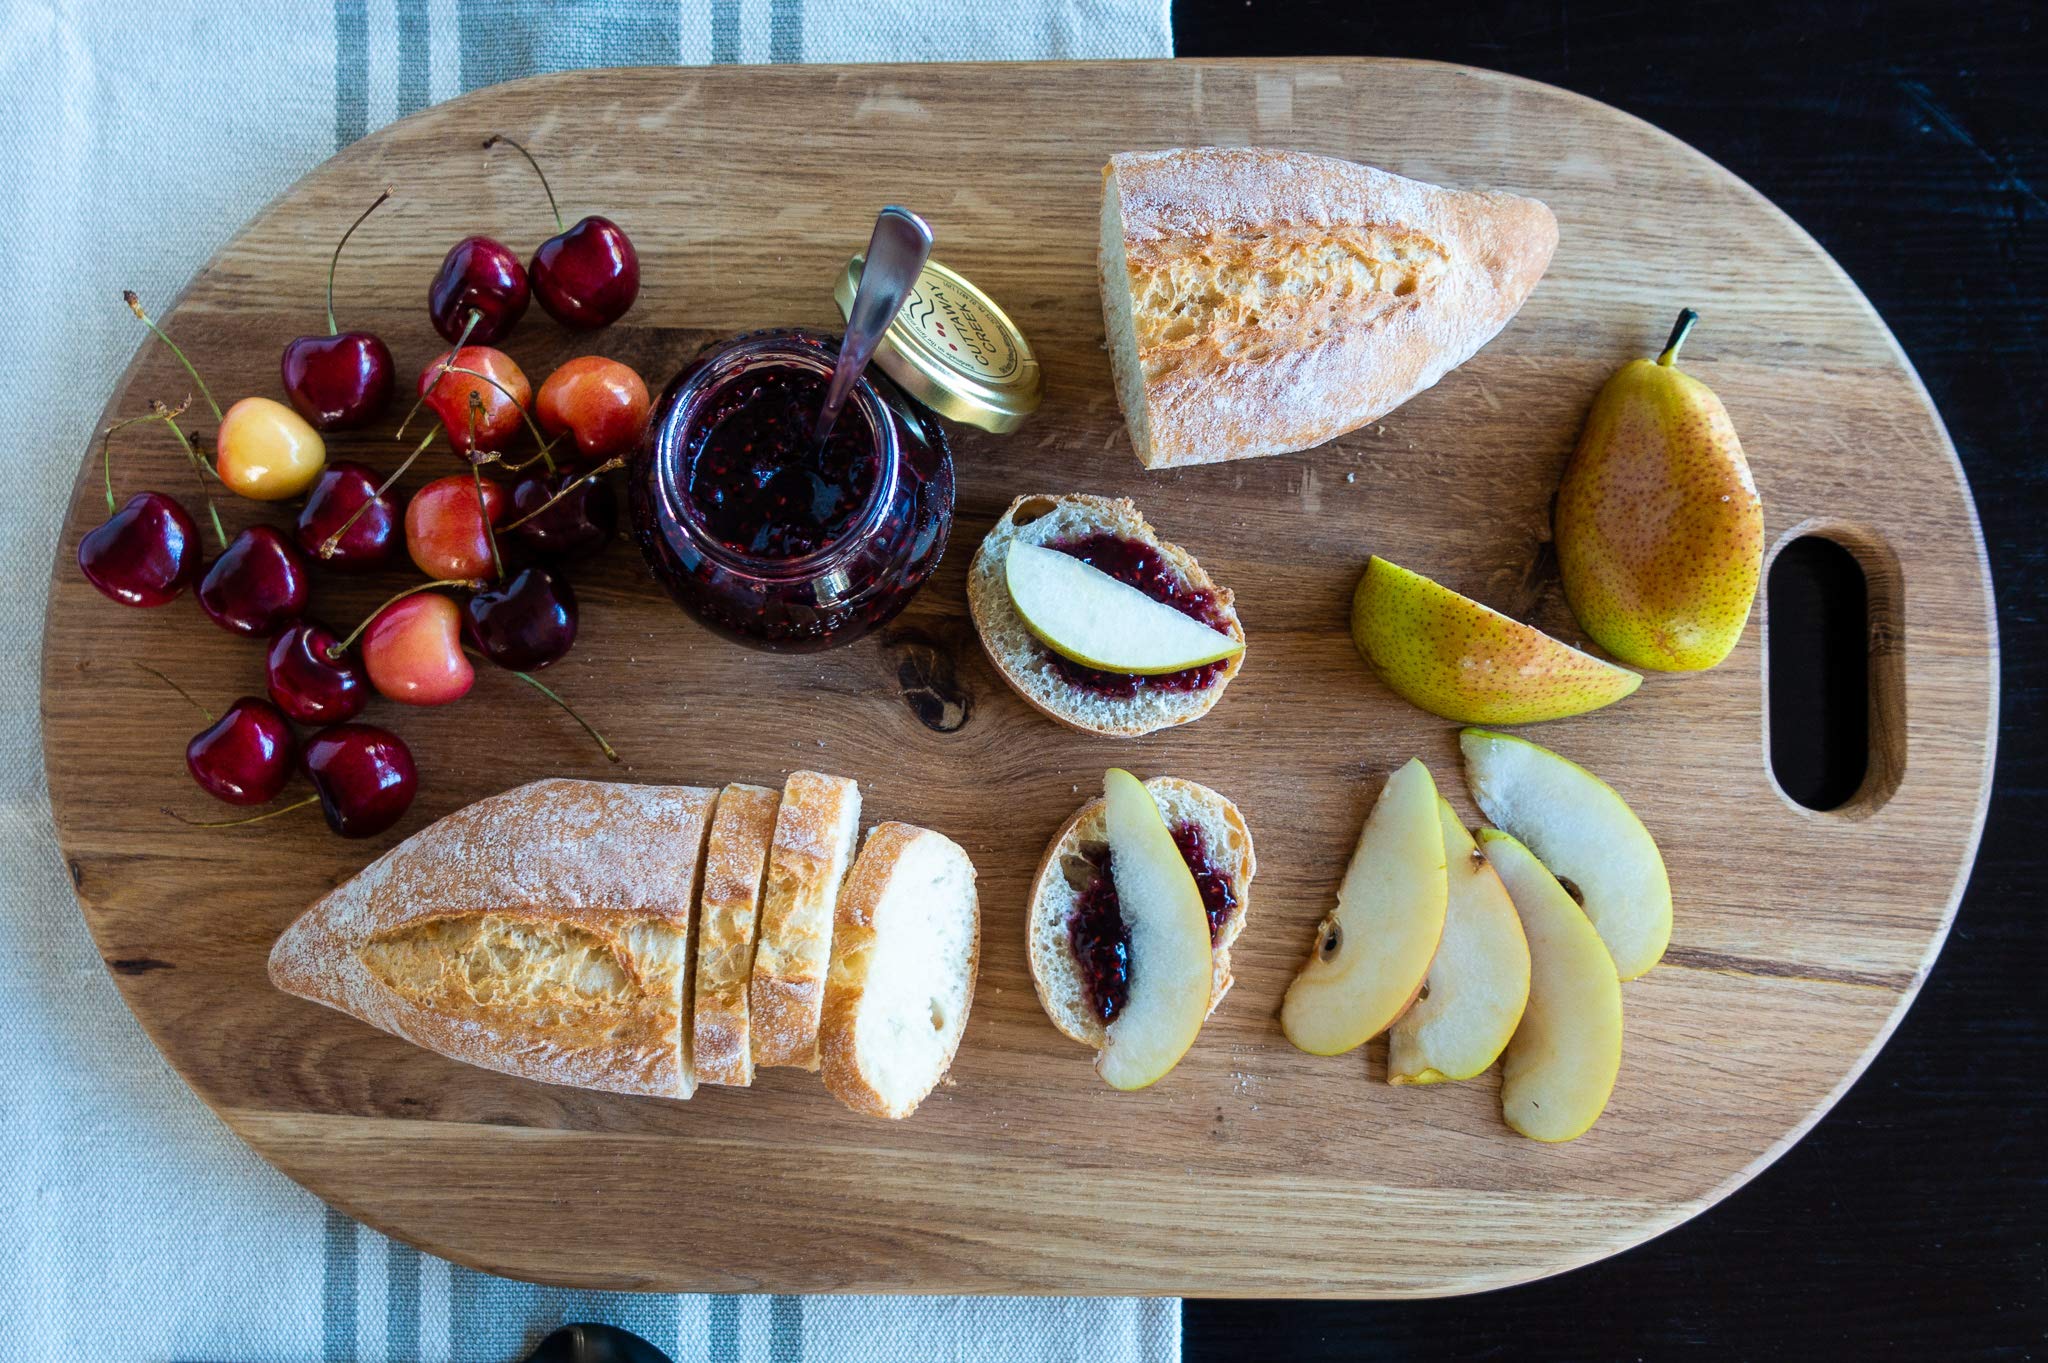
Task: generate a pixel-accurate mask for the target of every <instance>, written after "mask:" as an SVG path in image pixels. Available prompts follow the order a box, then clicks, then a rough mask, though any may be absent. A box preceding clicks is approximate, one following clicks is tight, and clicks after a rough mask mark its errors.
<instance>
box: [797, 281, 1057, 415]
mask: <svg viewBox="0 0 2048 1363" xmlns="http://www.w3.org/2000/svg"><path fill="white" fill-rule="evenodd" d="M866 263H867V262H866V260H865V258H863V257H861V256H855V257H854V258H853V259H851V260H849V261H847V262H846V269H845V270H844V271H843V272H842V273H841V274H840V276H839V287H838V288H837V289H835V290H834V291H833V292H834V296H835V297H837V298H838V300H839V311H840V314H841V315H842V316H843V315H844V314H846V313H847V312H848V311H850V310H851V309H852V307H853V295H854V292H855V291H856V290H857V289H859V287H860V272H861V267H862V266H863V265H865V264H866ZM875 363H876V364H879V365H880V366H882V372H883V373H885V374H887V375H888V376H889V377H890V378H892V379H894V380H895V381H896V382H897V384H898V385H899V386H901V387H902V389H903V391H905V392H906V393H909V394H910V395H911V396H912V397H914V398H916V399H917V400H918V401H919V402H922V403H923V404H924V405H925V406H927V407H929V408H931V409H932V410H933V411H935V412H937V413H938V414H939V415H940V416H944V417H951V418H952V419H953V420H955V421H964V422H966V423H967V424H968V425H970V426H979V427H981V428H982V429H983V430H985V431H996V432H1004V431H1014V430H1016V429H1017V428H1018V427H1019V426H1021V425H1023V424H1024V418H1025V417H1027V416H1030V415H1031V413H1033V412H1034V411H1036V410H1038V400H1039V398H1040V397H1041V396H1042V395H1043V393H1044V390H1045V379H1044V376H1043V375H1041V374H1040V373H1039V369H1038V361H1037V360H1036V359H1034V358H1033V357H1032V354H1031V345H1030V343H1029V342H1028V341H1026V340H1025V339H1024V333H1023V332H1021V331H1019V330H1018V329H1017V324H1016V323H1015V322H1012V321H1011V320H1010V318H1009V315H1008V314H1007V313H1005V312H1004V311H1003V310H1002V309H1001V308H999V307H997V306H996V305H995V300H994V299H992V298H990V297H989V296H988V295H987V294H985V293H983V292H982V291H981V290H980V289H977V288H975V287H974V285H972V284H970V283H969V282H968V281H967V280H966V279H965V278H964V277H963V276H961V275H960V274H958V273H957V272H955V271H953V270H949V269H947V268H946V267H945V266H943V265H941V264H939V262H938V261H936V260H932V261H927V262H925V267H924V272H923V273H922V274H920V275H918V277H917V287H916V288H914V289H912V290H911V291H910V297H909V299H908V300H907V301H906V302H905V303H904V304H903V310H902V311H901V312H899V313H897V314H896V320H895V321H894V322H891V323H890V324H889V330H888V331H887V332H886V333H885V334H884V335H883V337H882V343H881V345H879V346H877V347H876V348H875Z"/></svg>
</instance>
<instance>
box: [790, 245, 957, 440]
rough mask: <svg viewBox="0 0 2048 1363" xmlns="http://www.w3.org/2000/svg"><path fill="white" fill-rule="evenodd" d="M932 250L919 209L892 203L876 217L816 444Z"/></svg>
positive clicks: (834, 419)
mask: <svg viewBox="0 0 2048 1363" xmlns="http://www.w3.org/2000/svg"><path fill="white" fill-rule="evenodd" d="M931 253H932V229H931V228H930V227H928V226H926V225H925V221H924V219H923V218H920V217H918V216H917V214H915V213H913V212H911V211H910V210H909V209H907V208H896V207H894V206H891V207H889V208H885V209H883V210H882V211H881V213H880V215H879V216H877V217H876V218H875V234H874V236H873V237H871V238H869V240H868V255H867V261H866V263H864V264H863V265H862V266H861V270H860V288H859V289H858V290H856V291H855V293H854V295H853V306H852V307H851V308H849V309H848V310H847V313H846V339H845V340H843V341H841V342H840V343H839V362H838V363H837V364H836V365H834V366H833V368H832V383H831V386H830V387H829V388H827V389H826V390H825V405H824V406H823V407H822V408H820V409H819V410H818V424H817V425H816V427H814V428H813V429H812V431H811V440H812V442H813V443H814V444H817V445H823V444H824V443H825V438H826V437H827V436H829V435H831V434H832V426H833V423H835V422H837V421H838V420H839V409H840V408H842V407H844V406H845V405H846V398H847V395H848V394H849V393H851V392H853V385H854V384H855V383H856V382H857V381H858V380H859V379H860V376H861V373H862V371H863V370H865V369H866V368H867V367H868V361H869V360H871V359H873V358H874V354H875V347H876V346H878V345H880V344H881V343H882V333H884V332H886V331H887V330H888V329H889V324H890V323H891V322H893V321H895V320H896V314H897V313H898V312H899V311H901V310H902V308H903V301H904V300H905V299H907V298H909V297H910V291H911V290H912V289H913V288H915V287H916V286H917V276H918V275H919V273H921V272H922V271H923V269H924V263H925V261H926V260H928V259H930V257H931Z"/></svg>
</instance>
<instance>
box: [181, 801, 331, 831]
mask: <svg viewBox="0 0 2048 1363" xmlns="http://www.w3.org/2000/svg"><path fill="white" fill-rule="evenodd" d="M319 803H320V797H319V796H318V795H308V796H307V797H306V798H305V799H303V800H295V801H293V802H292V803H291V804H288V805H285V806H284V807H283V808H281V809H266V810H264V811H263V812H262V813H261V814H251V815H249V816H248V817H247V818H242V819H211V820H207V821H205V822H202V821H200V820H198V819H188V818H186V817H185V816H184V815H183V814H180V813H179V812H178V811H177V810H175V809H172V808H170V807H169V806H167V805H165V806H159V807H160V808H161V809H162V810H163V812H164V813H166V814H168V815H170V816H171V817H172V818H174V819H176V820H177V821H178V822H179V823H181V824H183V825H185V827H187V828H240V827H242V826H243V825H244V824H252V823H262V822H263V821H264V820H265V819H274V818H276V817H277V816H278V815H280V814H289V813H291V812H292V811H293V810H295V809H304V808H305V807H306V806H307V805H316V804H319Z"/></svg>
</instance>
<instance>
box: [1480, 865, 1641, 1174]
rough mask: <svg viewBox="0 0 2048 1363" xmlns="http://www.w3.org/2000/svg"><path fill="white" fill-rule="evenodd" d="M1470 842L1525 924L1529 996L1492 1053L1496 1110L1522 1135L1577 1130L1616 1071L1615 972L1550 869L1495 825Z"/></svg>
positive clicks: (1592, 1115)
mask: <svg viewBox="0 0 2048 1363" xmlns="http://www.w3.org/2000/svg"><path fill="white" fill-rule="evenodd" d="M1479 844H1480V846H1482V847H1484V848H1485V849H1486V859H1487V861H1489V862H1490V863H1492V865H1493V869H1494V870H1496V871H1498V872H1499V873H1500V878H1501V883H1502V884H1504V885H1506V886H1507V890H1508V896H1509V897H1510V898H1511V899H1513V900H1514V901H1515V908H1516V909H1517V910H1519V911H1520V914H1521V919H1522V926H1523V927H1524V928H1525V929H1527V931H1528V934H1529V1006H1528V1007H1527V1008H1526V1009H1524V1010H1523V1012H1522V1025H1521V1026H1519V1027H1517V1028H1516V1029H1515V1037H1514V1040H1512V1041H1510V1042H1508V1048H1507V1051H1506V1053H1505V1054H1504V1055H1503V1056H1502V1057H1501V1067H1500V1068H1501V1085H1500V1111H1501V1116H1503V1117H1505V1118H1506V1119H1507V1124H1508V1125H1509V1126H1511V1127H1513V1128H1514V1129H1515V1130H1517V1131H1519V1132H1521V1133H1522V1134H1523V1135H1524V1136H1527V1137H1529V1138H1530V1139H1531V1140H1539V1141H1569V1140H1574V1139H1576V1138H1578V1137H1579V1136H1583V1135H1584V1134H1585V1133H1586V1130H1587V1128H1589V1127H1591V1126H1592V1125H1593V1123H1594V1122H1595V1121H1596V1120H1598V1119H1599V1116H1600V1114H1601V1112H1603V1111H1604V1110H1606V1107H1607V1098H1608V1095H1609V1094H1611V1093H1613V1092H1614V1078H1615V1075H1617V1074H1618V1073H1620V1071H1621V981H1620V980H1617V979H1616V978H1615V977H1614V971H1613V969H1612V967H1613V964H1614V962H1613V961H1612V960H1611V959H1610V958H1609V957H1608V955H1607V948H1606V947H1605V946H1603V945H1602V944H1601V942H1600V935H1599V934H1598V933H1596V932H1594V931H1593V925H1592V923H1591V922H1589V921H1588V920H1587V918H1586V915H1585V914H1584V913H1582V912H1580V910H1579V906H1578V905H1577V904H1574V903H1573V902H1572V897H1571V895H1569V894H1567V893H1566V892H1565V888H1564V886H1562V885H1560V884H1558V883H1557V877H1555V876H1553V875H1551V874H1550V872H1548V871H1546V870H1544V869H1543V864H1542V863H1541V862H1539V861H1537V860H1536V857H1535V855H1534V854H1533V853H1531V852H1530V851H1529V849H1528V848H1526V847H1524V846H1522V844H1521V843H1519V842H1516V841H1515V840H1514V839H1513V838H1511V837H1509V836H1508V835H1507V834H1505V833H1503V832H1500V831H1499V830H1498V829H1493V828H1486V829H1481V830H1480V833H1479Z"/></svg>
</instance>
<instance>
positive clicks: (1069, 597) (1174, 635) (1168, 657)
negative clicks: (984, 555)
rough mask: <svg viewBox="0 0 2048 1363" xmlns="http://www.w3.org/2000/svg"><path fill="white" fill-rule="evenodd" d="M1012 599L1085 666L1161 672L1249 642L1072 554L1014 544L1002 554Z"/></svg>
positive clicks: (1030, 623)
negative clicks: (1157, 599)
mask: <svg viewBox="0 0 2048 1363" xmlns="http://www.w3.org/2000/svg"><path fill="white" fill-rule="evenodd" d="M1003 575H1004V578H1005V579H1006V581H1007V582H1008V584H1009V589H1010V600H1011V602H1012V603H1014V604H1015V605H1016V607H1017V614H1018V615H1019V616H1021V617H1023V620H1024V625H1025V628H1027V629H1029V630H1030V631H1031V632H1032V633H1033V634H1035V635H1037V636H1038V639H1039V641H1040V642H1041V643H1043V644H1044V645H1045V646H1046V647H1047V648H1049V649H1051V650H1052V651H1053V652H1055V653H1057V654H1059V655H1060V656H1061V657H1064V658H1071V659H1073V660H1074V661H1075V662H1077V663H1080V664H1081V665H1082V666H1084V667H1093V668H1098V669H1100V670H1101V671H1104V672H1122V673H1127V674H1135V675H1138V676H1148V677H1149V676H1156V675H1158V674H1160V673H1162V672H1182V671H1185V670H1186V669H1188V668H1190V667H1200V666H1202V665H1203V664H1204V663H1213V662H1217V661H1220V660H1221V659H1224V658H1235V657H1236V656H1237V655H1238V654H1240V653H1242V652H1244V645H1243V644H1241V643H1239V642H1238V641H1237V640H1235V639H1233V638H1231V637H1230V636H1229V635H1228V634H1225V633H1223V632H1222V631H1221V630H1214V629H1210V628H1209V627H1208V626H1207V625H1205V624H1203V623H1202V622H1201V621H1199V620H1196V619H1193V618H1192V617H1190V616H1186V615H1182V614H1181V613H1180V612H1179V611H1177V610H1175V609H1174V608H1173V607H1171V606H1169V605H1166V604H1165V603H1164V602H1159V601H1154V600H1153V599H1152V598H1151V597H1149V596H1147V595H1145V593H1143V592H1141V591H1139V590H1138V589H1137V588H1136V587H1131V586H1126V585H1125V584H1124V583H1121V582H1119V581H1117V580H1116V579H1115V578H1113V577H1111V576H1110V575H1109V574H1108V573H1105V572H1103V571H1102V570H1101V569H1100V568H1097V567H1095V566H1094V565H1093V564H1091V563H1083V562H1082V561H1081V560H1080V559H1078V558H1075V557H1074V556H1073V555H1072V554H1062V553H1060V552H1059V551H1058V550H1056V549H1045V548H1041V547H1040V546H1038V545H1036V544H1013V545H1011V546H1010V552H1009V556H1008V557H1007V558H1005V559H1004V560H1003Z"/></svg>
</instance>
